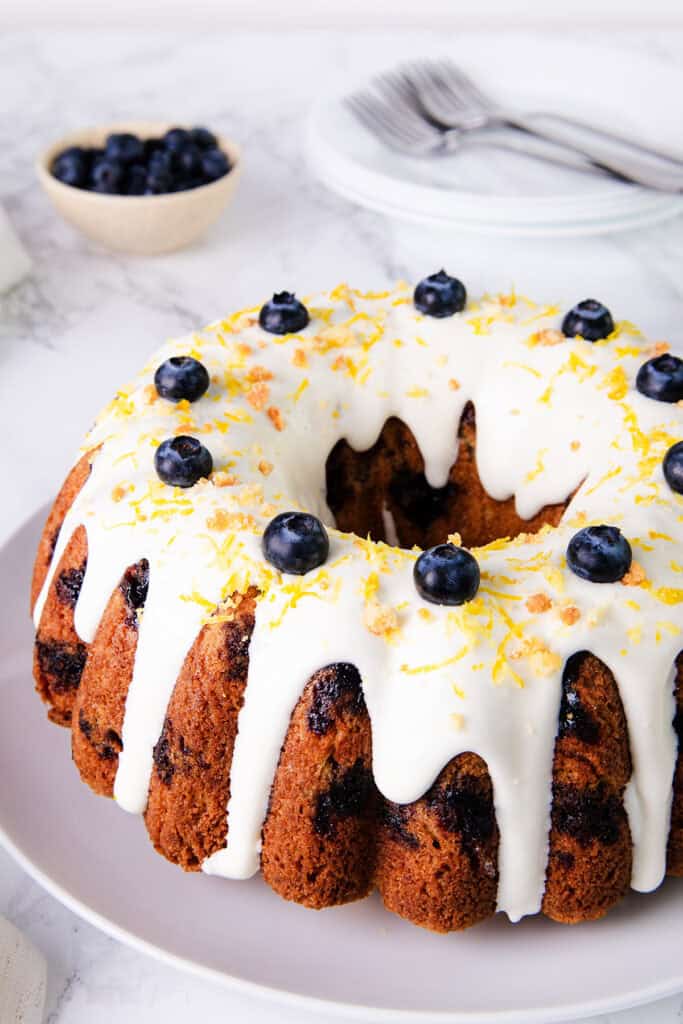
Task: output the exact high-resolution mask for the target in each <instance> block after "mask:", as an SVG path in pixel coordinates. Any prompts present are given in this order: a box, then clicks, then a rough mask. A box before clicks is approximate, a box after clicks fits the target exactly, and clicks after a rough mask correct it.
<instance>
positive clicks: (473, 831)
mask: <svg viewBox="0 0 683 1024" xmlns="http://www.w3.org/2000/svg"><path fill="white" fill-rule="evenodd" d="M497 861H498V828H497V826H496V818H495V813H494V809H493V788H492V786H491V780H490V778H489V774H488V771H487V768H486V764H485V763H484V761H482V759H481V758H480V757H478V756H477V755H476V754H460V755H459V756H458V757H456V758H454V759H453V760H452V761H451V762H450V763H449V764H447V765H446V767H445V768H444V769H443V771H442V772H441V773H440V775H439V777H438V779H437V780H436V782H435V783H434V785H433V786H432V787H431V788H430V789H429V791H428V792H427V793H426V794H425V796H424V797H422V799H421V800H417V801H416V802H415V803H413V804H407V805H399V804H393V803H390V802H389V801H384V805H383V808H382V814H381V817H380V820H379V822H378V857H377V886H378V888H379V891H380V895H381V897H382V900H383V901H384V905H385V907H386V908H387V909H388V910H392V911H393V912H394V913H396V914H400V915H401V917H405V918H407V919H408V920H409V921H412V922H413V923H414V924H419V925H421V926H422V927H423V928H429V929H431V930H432V931H435V932H449V931H456V930H459V929H461V928H468V927H469V926H470V925H473V924H476V923H477V922H478V921H483V920H484V919H485V918H487V917H490V916H491V914H493V913H494V911H495V909H496V892H497V888H498V866H497Z"/></svg>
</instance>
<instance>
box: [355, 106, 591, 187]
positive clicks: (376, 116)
mask: <svg viewBox="0 0 683 1024" xmlns="http://www.w3.org/2000/svg"><path fill="white" fill-rule="evenodd" d="M383 92H384V95H383V96H380V95H377V94H376V93H375V92H373V91H372V90H370V89H367V90H363V91H360V92H356V93H353V94H352V95H351V96H347V97H346V99H345V101H344V102H345V104H346V106H347V107H348V108H349V110H350V111H351V112H352V113H353V114H354V116H355V117H356V118H357V119H358V120H359V121H360V122H361V124H363V125H364V127H365V128H366V129H367V130H368V131H369V132H370V133H371V134H372V135H374V136H375V137H376V138H378V139H379V140H380V142H382V143H383V144H384V145H385V146H387V147H389V148H390V149H393V150H395V151H396V152H399V153H402V154H403V155H404V156H412V157H418V158H419V157H431V156H449V155H450V154H452V153H456V152H460V151H461V150H462V149H465V148H466V149H469V148H472V147H480V146H487V147H493V148H495V149H502V150H507V151H508V152H512V153H516V154H518V155H519V154H522V155H524V156H531V157H533V158H534V159H537V160H543V161H544V162H546V163H552V164H557V165H559V166H561V167H568V168H570V169H571V170H577V171H583V172H586V171H588V172H590V173H595V171H596V170H597V171H601V170H602V169H601V168H598V167H596V165H594V164H592V163H591V162H590V161H587V160H585V159H583V158H582V157H577V156H574V155H572V154H571V153H569V152H567V151H565V150H563V149H561V148H557V147H554V146H552V145H550V144H548V145H545V144H540V145H538V144H535V143H534V140H523V141H520V140H515V139H514V137H510V136H507V137H501V136H500V135H496V134H495V133H493V132H492V133H468V132H463V131H461V130H460V129H458V128H447V127H446V126H445V125H443V124H440V123H439V122H438V121H437V120H436V119H434V118H431V117H429V116H428V115H426V114H425V112H424V111H422V110H420V109H418V107H416V105H415V103H414V102H413V101H412V100H411V97H410V95H409V94H408V93H406V92H403V91H402V90H397V89H394V88H393V87H391V88H389V87H385V88H384V89H383Z"/></svg>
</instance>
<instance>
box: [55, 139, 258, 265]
mask: <svg viewBox="0 0 683 1024" xmlns="http://www.w3.org/2000/svg"><path fill="white" fill-rule="evenodd" d="M37 172H38V177H39V179H40V182H41V184H42V186H43V188H44V190H45V192H46V193H47V195H48V197H49V198H50V200H51V201H52V203H53V204H54V206H55V207H56V208H57V210H58V211H59V213H61V214H62V216H63V217H64V218H65V220H67V221H69V222H70V223H71V224H72V225H73V226H75V227H76V228H78V229H79V230H80V231H82V232H83V233H84V234H85V235H87V236H88V237H89V238H91V239H93V240H94V241H97V242H99V243H100V244H102V245H104V246H105V247H107V248H110V249H116V250H119V251H124V252H130V253H137V254H140V255H152V254H155V253H161V252H170V251H172V250H174V249H179V248H182V247H183V246H185V245H188V244H189V243H191V242H193V241H194V240H195V239H197V238H199V237H200V236H201V235H202V234H203V233H204V232H205V231H206V230H207V229H208V228H209V227H210V225H211V224H212V223H213V222H214V221H215V220H216V219H217V218H218V216H219V214H220V213H221V211H222V210H223V208H224V207H225V206H226V205H227V203H228V202H229V201H230V200H231V198H232V196H233V195H234V192H235V189H236V186H237V182H238V179H239V176H240V172H241V160H240V151H239V148H238V147H237V146H236V144H235V143H234V142H232V141H231V140H229V139H227V138H226V137H225V136H222V135H219V134H217V133H215V132H213V131H210V130H209V129H208V128H207V127H205V126H202V125H198V126H195V127H182V126H179V125H177V124H167V123H166V124H164V123H159V122H135V123H132V122H131V123H128V124H124V125H120V124H118V125H113V126H104V127H102V128H97V129H90V130H85V131H82V132H79V133H76V134H74V135H71V136H69V137H67V138H64V139H62V140H61V141H60V142H57V143H55V144H54V145H53V146H51V147H49V148H48V149H47V150H46V151H45V152H44V153H43V154H42V155H41V156H40V158H39V159H38V162H37Z"/></svg>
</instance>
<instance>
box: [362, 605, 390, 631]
mask: <svg viewBox="0 0 683 1024" xmlns="http://www.w3.org/2000/svg"><path fill="white" fill-rule="evenodd" d="M363 622H364V623H365V625H366V626H367V628H368V629H369V630H370V632H371V633H373V634H374V635H375V636H389V635H390V634H391V633H395V632H396V630H397V629H398V615H397V614H396V612H395V611H394V609H393V608H389V607H388V606H387V605H383V604H380V602H379V601H377V600H375V599H374V598H373V599H371V600H370V601H368V603H367V604H366V605H365V611H364V613H363Z"/></svg>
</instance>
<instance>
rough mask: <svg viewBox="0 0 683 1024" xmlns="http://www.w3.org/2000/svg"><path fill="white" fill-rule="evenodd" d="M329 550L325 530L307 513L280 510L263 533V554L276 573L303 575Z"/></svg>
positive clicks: (320, 560) (315, 567)
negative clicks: (277, 570)
mask: <svg viewBox="0 0 683 1024" xmlns="http://www.w3.org/2000/svg"><path fill="white" fill-rule="evenodd" d="M329 551H330V540H329V537H328V536H327V530H326V529H325V527H324V526H323V524H322V523H321V522H320V520H319V519H317V518H316V517H315V516H312V515H309V514H308V512H281V513H280V515H278V516H275V518H274V519H271V521H270V522H269V523H268V526H267V527H266V529H265V533H264V534H263V554H264V556H265V558H266V560H267V561H268V562H270V564H271V565H274V566H275V568H276V569H279V570H280V572H289V573H294V574H295V575H296V576H303V575H304V574H305V573H307V572H310V571H311V569H317V568H318V566H319V565H322V564H323V562H324V561H325V559H326V558H327V556H328V554H329Z"/></svg>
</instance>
